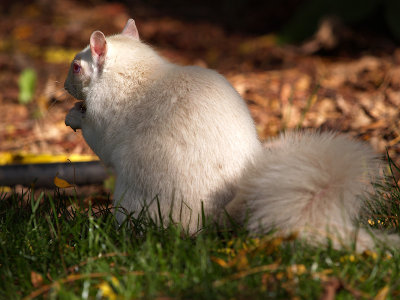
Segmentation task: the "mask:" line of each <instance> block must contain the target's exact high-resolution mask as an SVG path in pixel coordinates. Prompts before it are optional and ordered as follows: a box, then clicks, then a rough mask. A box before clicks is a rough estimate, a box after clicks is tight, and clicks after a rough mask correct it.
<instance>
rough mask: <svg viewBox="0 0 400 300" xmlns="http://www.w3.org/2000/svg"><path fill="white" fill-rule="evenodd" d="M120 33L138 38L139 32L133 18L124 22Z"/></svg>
mask: <svg viewBox="0 0 400 300" xmlns="http://www.w3.org/2000/svg"><path fill="white" fill-rule="evenodd" d="M122 34H124V35H127V36H130V37H133V38H134V39H136V40H139V32H138V30H137V28H136V24H135V21H134V20H133V19H129V20H128V22H126V25H125V27H124V29H122Z"/></svg>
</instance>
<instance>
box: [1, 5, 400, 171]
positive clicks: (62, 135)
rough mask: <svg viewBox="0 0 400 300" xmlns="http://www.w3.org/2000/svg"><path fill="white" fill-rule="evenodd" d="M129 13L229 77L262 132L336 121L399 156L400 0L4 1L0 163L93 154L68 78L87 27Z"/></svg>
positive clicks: (173, 54) (163, 45) (167, 46)
mask: <svg viewBox="0 0 400 300" xmlns="http://www.w3.org/2000/svg"><path fill="white" fill-rule="evenodd" d="M129 17H133V18H134V19H135V21H136V24H137V27H138V29H139V33H140V36H141V39H142V40H143V41H145V42H146V43H149V44H151V45H153V46H154V47H155V48H156V49H157V50H158V51H159V53H160V54H162V55H163V56H165V57H167V58H168V59H169V60H171V61H173V62H175V63H178V64H185V65H186V64H194V65H199V66H203V67H208V68H213V69H216V70H218V71H219V72H220V73H222V74H223V75H225V76H226V77H227V78H228V80H229V81H230V82H231V83H232V85H233V86H234V87H235V88H236V89H237V90H238V91H239V93H240V94H241V95H242V96H243V98H244V99H245V100H246V102H247V104H248V106H249V108H250V111H251V113H252V115H253V117H254V119H255V122H256V125H257V130H258V133H259V135H260V138H262V139H268V138H270V137H273V136H276V135H277V134H278V133H279V132H281V131H283V130H287V129H294V128H298V127H301V128H323V129H335V130H339V131H342V132H347V133H349V134H350V135H352V136H355V137H357V138H360V139H363V140H365V141H368V142H369V143H370V144H371V145H372V146H373V147H374V149H375V150H376V151H378V152H380V153H382V154H385V153H386V151H388V153H389V154H390V156H391V157H392V159H393V160H394V161H395V162H397V163H399V162H400V146H399V141H400V121H399V120H400V118H399V110H398V107H399V105H400V45H399V41H400V2H399V1H398V0H363V1H361V0H356V1H348V0H346V1H344V0H336V1H333V0H326V1H322V0H282V1H259V0H247V1H246V0H232V1H229V0H221V1H215V0H214V1H210V0H193V1H182V0H169V1H162V0H141V1H136V0H125V1H103V0H83V1H78V0H76V1H74V0H33V1H10V0H2V1H1V6H0V164H9V163H18V162H27V163H29V162H38V161H41V162H46V161H48V162H51V161H64V162H65V161H67V159H71V160H74V159H76V160H77V161H78V160H80V159H81V160H91V159H93V156H92V155H93V153H92V152H91V150H90V149H89V147H88V146H87V145H86V143H85V142H84V140H83V138H82V136H81V133H80V132H79V131H78V132H76V133H75V132H73V131H72V129H71V128H69V127H68V128H67V127H66V126H65V124H64V118H65V114H66V113H67V111H68V110H69V109H70V108H71V107H72V105H73V103H74V99H72V98H71V97H70V96H68V95H67V94H66V92H65V91H64V90H63V83H64V79H65V77H66V74H67V70H68V68H69V63H70V61H71V60H72V58H73V57H74V55H75V54H76V53H77V52H79V51H80V50H81V49H82V48H83V47H85V46H86V45H87V44H88V41H89V37H90V34H91V33H92V32H93V31H94V30H101V31H103V32H104V33H105V34H106V35H107V34H114V33H118V32H120V31H121V30H122V28H123V27H124V25H125V23H126V21H127V19H128V18H129ZM82 155H89V156H82ZM82 157H83V158H82Z"/></svg>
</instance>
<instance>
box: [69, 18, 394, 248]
mask: <svg viewBox="0 0 400 300" xmlns="http://www.w3.org/2000/svg"><path fill="white" fill-rule="evenodd" d="M65 89H66V90H67V91H68V92H69V93H70V94H71V95H72V96H74V97H75V98H77V99H78V100H83V102H78V103H77V104H76V105H75V106H74V107H73V108H72V109H71V110H70V111H69V113H68V115H67V116H66V120H65V123H66V125H67V126H70V127H71V128H73V129H74V130H76V129H82V133H83V136H84V138H85V140H86V142H87V143H88V144H89V146H90V147H91V148H92V149H93V151H94V152H95V153H96V154H97V155H98V156H99V157H100V159H101V160H102V161H103V162H104V163H105V164H106V165H107V166H109V167H111V168H112V169H113V170H114V172H115V174H116V186H115V193H114V205H115V206H117V207H121V208H122V209H116V218H117V221H118V222H122V221H123V220H124V219H125V217H126V213H133V214H137V213H139V212H140V211H141V209H142V208H143V206H144V205H148V209H149V212H150V213H151V214H152V215H153V216H154V217H158V216H159V210H160V212H161V216H162V217H163V219H164V221H168V220H170V219H172V220H173V221H175V222H180V223H181V224H182V226H183V227H184V228H185V229H187V230H188V232H190V233H195V232H196V231H197V230H198V228H199V225H200V223H201V218H202V214H203V213H204V214H205V216H207V217H211V218H213V219H214V220H217V221H220V219H222V218H223V217H224V216H225V213H226V212H227V213H228V214H229V215H230V216H231V217H233V218H234V219H235V220H237V221H238V222H244V223H245V224H246V226H247V228H248V229H249V231H250V232H252V233H254V234H257V233H263V232H267V231H269V230H271V229H273V228H276V229H277V230H278V231H277V232H278V233H280V234H287V233H290V232H293V231H297V232H298V233H299V234H300V237H302V238H305V239H307V240H308V241H310V242H313V243H325V242H326V241H327V238H328V237H329V238H331V239H332V243H333V246H334V247H336V248H340V247H342V246H346V247H350V246H351V245H352V243H356V246H357V249H358V250H363V249H365V248H370V247H373V245H374V240H375V239H376V238H377V237H379V239H381V240H385V241H387V242H390V243H397V244H398V240H399V239H398V236H395V235H384V234H381V233H375V235H371V234H370V233H369V232H368V230H366V229H362V228H358V226H355V225H354V220H355V219H356V218H357V217H358V215H359V213H360V210H361V206H362V204H363V197H366V196H367V194H368V192H369V191H371V189H372V185H371V183H370V182H371V175H374V174H377V173H378V169H379V167H378V159H377V156H376V155H375V154H374V152H373V151H372V150H371V149H370V147H369V146H367V145H366V144H364V143H361V142H357V141H354V140H352V139H350V138H348V137H346V136H344V135H338V134H335V133H329V132H328V133H318V132H303V133H300V132H293V133H286V134H282V135H281V136H280V137H279V138H278V139H277V140H275V141H274V142H273V143H272V144H271V146H269V147H263V146H262V144H261V142H260V141H259V139H258V137H257V133H256V129H255V125H254V121H253V120H252V118H251V116H250V113H249V110H248V108H247V106H246V104H245V102H244V100H243V99H242V98H241V97H240V95H239V94H238V93H237V91H236V90H235V89H234V88H233V87H232V86H231V85H230V84H229V82H228V81H227V80H226V79H225V78H224V77H223V76H222V75H220V74H218V73H217V72H215V71H212V70H209V69H205V68H201V67H195V66H178V65H175V64H172V63H170V62H168V61H166V60H165V59H164V58H162V57H161V56H159V55H158V54H157V53H156V51H154V50H153V49H152V48H151V47H149V46H148V45H146V44H145V43H143V42H141V41H140V39H139V33H138V30H137V28H136V25H135V22H134V21H133V20H132V19H130V20H128V22H127V24H126V26H125V28H124V29H123V31H122V33H121V34H117V35H114V36H109V37H105V36H104V34H103V33H102V32H100V31H95V32H93V33H92V35H91V37H90V45H89V46H88V47H86V48H85V49H84V50H83V51H82V52H80V53H78V54H77V55H76V57H75V59H74V60H73V62H72V63H71V68H70V70H69V73H68V77H67V79H66V81H65ZM155 198H157V201H158V203H159V204H157V203H156V202H157V201H154V199H155ZM152 200H153V201H152Z"/></svg>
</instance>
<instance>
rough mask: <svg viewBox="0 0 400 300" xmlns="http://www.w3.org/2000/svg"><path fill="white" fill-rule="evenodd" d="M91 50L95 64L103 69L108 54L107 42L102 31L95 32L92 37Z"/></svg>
mask: <svg viewBox="0 0 400 300" xmlns="http://www.w3.org/2000/svg"><path fill="white" fill-rule="evenodd" d="M90 50H91V51H92V57H93V60H94V61H95V63H96V64H97V65H98V66H99V67H102V66H103V64H104V61H105V58H106V53H107V41H106V37H105V36H104V34H103V33H102V32H101V31H95V32H93V33H92V35H91V36H90Z"/></svg>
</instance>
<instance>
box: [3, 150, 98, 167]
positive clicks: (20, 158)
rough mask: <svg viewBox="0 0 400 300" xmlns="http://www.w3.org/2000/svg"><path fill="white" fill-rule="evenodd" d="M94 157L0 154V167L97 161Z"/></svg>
mask: <svg viewBox="0 0 400 300" xmlns="http://www.w3.org/2000/svg"><path fill="white" fill-rule="evenodd" d="M97 160H99V158H98V157H97V156H95V155H80V154H70V155H66V154H56V155H53V154H30V153H25V152H15V153H13V152H0V165H9V164H46V163H67V162H88V161H97Z"/></svg>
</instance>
